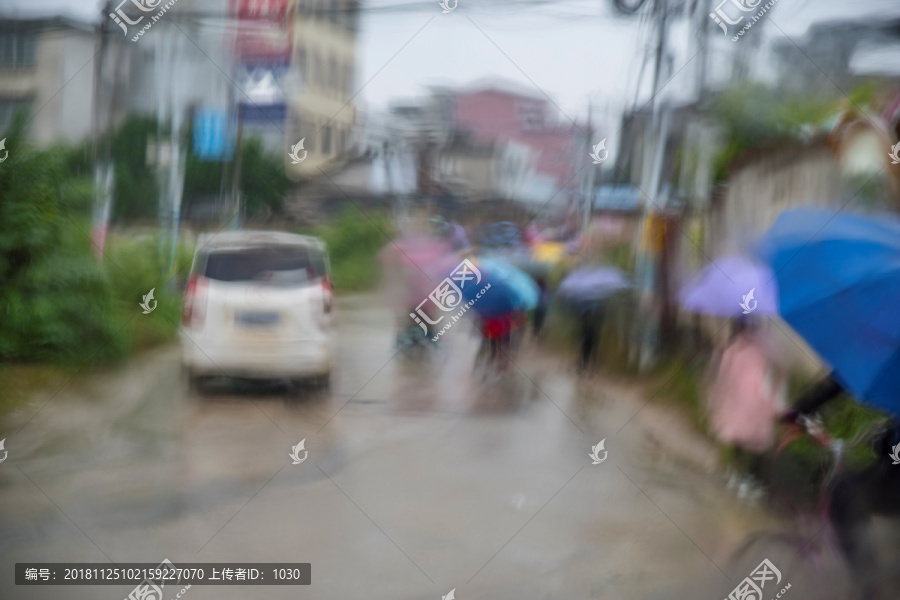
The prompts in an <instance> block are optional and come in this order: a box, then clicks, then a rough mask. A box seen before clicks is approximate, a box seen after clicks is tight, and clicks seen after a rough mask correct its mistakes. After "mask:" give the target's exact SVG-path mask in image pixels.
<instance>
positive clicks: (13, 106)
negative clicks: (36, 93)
mask: <svg viewBox="0 0 900 600" xmlns="http://www.w3.org/2000/svg"><path fill="white" fill-rule="evenodd" d="M20 110H25V111H26V112H28V113H30V112H31V100H27V99H26V100H2V99H0V133H2V132H3V131H5V130H6V128H7V127H9V125H10V123H12V120H13V117H14V116H15V114H16V113H17V112H19V111H20Z"/></svg>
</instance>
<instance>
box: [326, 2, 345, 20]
mask: <svg viewBox="0 0 900 600" xmlns="http://www.w3.org/2000/svg"><path fill="white" fill-rule="evenodd" d="M341 8H342V7H341V6H339V0H331V1H330V2H329V3H328V20H329V21H331V22H332V23H340V18H341Z"/></svg>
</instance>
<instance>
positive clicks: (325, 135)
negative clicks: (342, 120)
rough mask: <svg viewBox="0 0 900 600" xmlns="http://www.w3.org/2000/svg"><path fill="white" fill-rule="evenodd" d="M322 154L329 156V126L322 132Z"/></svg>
mask: <svg viewBox="0 0 900 600" xmlns="http://www.w3.org/2000/svg"><path fill="white" fill-rule="evenodd" d="M322 154H331V125H326V126H325V129H323V130H322Z"/></svg>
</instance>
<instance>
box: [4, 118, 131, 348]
mask: <svg viewBox="0 0 900 600" xmlns="http://www.w3.org/2000/svg"><path fill="white" fill-rule="evenodd" d="M3 137H6V139H7V144H6V146H7V148H8V149H10V150H11V151H10V155H9V159H8V160H7V161H5V162H4V163H3V164H2V165H0V313H2V317H0V360H4V361H52V362H72V363H77V362H83V361H87V360H102V359H108V358H112V357H116V356H120V355H121V354H122V353H123V352H124V351H125V349H126V346H127V344H126V341H125V339H124V337H123V336H122V335H121V334H120V330H121V328H120V327H119V326H117V325H116V320H115V319H114V318H112V316H111V315H112V312H113V310H114V297H113V294H112V290H111V286H110V285H109V280H108V278H107V274H106V273H105V271H104V269H103V268H102V267H101V265H100V264H99V262H98V261H97V259H96V257H95V256H94V254H93V251H92V244H91V238H90V234H91V219H90V207H91V202H92V199H93V196H94V188H93V184H92V183H91V181H90V179H87V178H84V177H73V176H72V171H71V166H72V162H73V152H72V151H71V149H67V148H64V147H56V148H51V149H48V150H44V151H38V150H34V149H32V148H29V147H28V146H27V142H26V135H25V119H24V118H23V117H22V116H20V117H18V118H17V119H16V120H15V122H14V125H13V126H12V128H11V129H10V130H9V131H8V132H6V133H5V134H3ZM75 162H77V160H75Z"/></svg>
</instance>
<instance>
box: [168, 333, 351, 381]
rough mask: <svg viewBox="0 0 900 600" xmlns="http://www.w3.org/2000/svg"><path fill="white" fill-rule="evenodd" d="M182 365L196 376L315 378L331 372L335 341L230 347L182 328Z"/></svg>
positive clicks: (327, 337)
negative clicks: (211, 341)
mask: <svg viewBox="0 0 900 600" xmlns="http://www.w3.org/2000/svg"><path fill="white" fill-rule="evenodd" d="M180 335H181V348H182V364H183V365H184V366H185V367H186V368H188V369H189V370H190V371H191V373H192V374H193V375H198V376H207V375H225V376H232V377H246V378H253V379H269V378H280V377H313V376H317V375H326V374H328V373H330V372H331V369H332V365H333V361H334V343H333V340H332V339H331V337H330V336H323V337H319V338H313V339H298V340H293V341H291V342H281V343H279V344H278V345H269V346H266V347H259V348H250V347H229V346H227V345H223V344H213V343H209V342H207V341H205V340H204V339H203V337H202V336H199V335H196V334H192V333H191V332H189V331H188V332H185V331H184V330H182V331H181V332H180Z"/></svg>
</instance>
